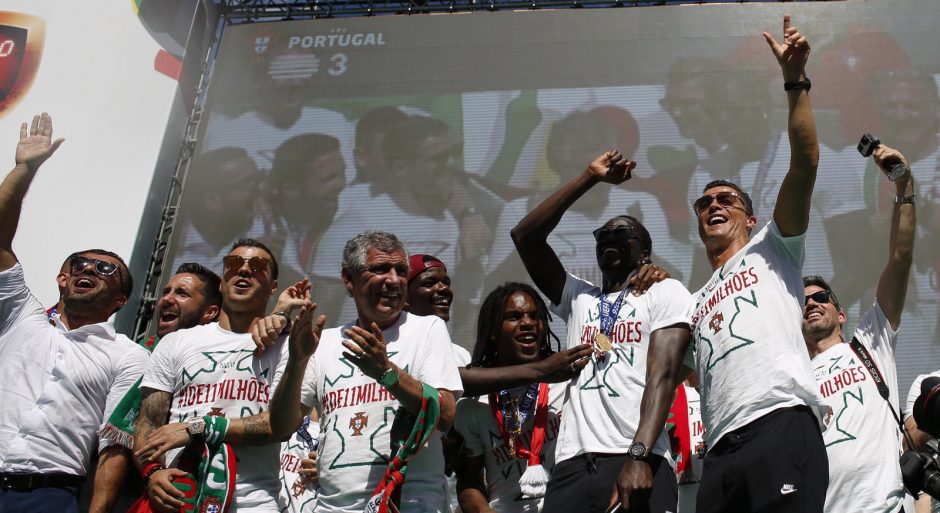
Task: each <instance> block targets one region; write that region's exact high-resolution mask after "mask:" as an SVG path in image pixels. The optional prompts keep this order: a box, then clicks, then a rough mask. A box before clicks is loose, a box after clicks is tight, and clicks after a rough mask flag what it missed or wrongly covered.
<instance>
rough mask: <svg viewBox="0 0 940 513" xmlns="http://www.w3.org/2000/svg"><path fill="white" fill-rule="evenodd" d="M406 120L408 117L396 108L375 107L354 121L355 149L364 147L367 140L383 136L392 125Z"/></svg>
mask: <svg viewBox="0 0 940 513" xmlns="http://www.w3.org/2000/svg"><path fill="white" fill-rule="evenodd" d="M406 119H408V115H407V114H405V113H404V112H402V111H401V110H400V109H399V108H398V107H391V106H384V107H376V108H374V109H372V110H370V111H369V112H366V113H365V114H363V115H362V116H360V117H359V120H358V121H356V135H355V144H356V147H357V148H361V147H363V146H365V145H366V144H367V142H368V140H369V139H371V138H373V137H377V136H380V135H381V136H384V135H385V134H386V132H388V131H389V129H391V128H392V127H393V126H394V125H396V124H398V123H400V122H402V121H404V120H406Z"/></svg>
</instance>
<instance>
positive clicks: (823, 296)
mask: <svg viewBox="0 0 940 513" xmlns="http://www.w3.org/2000/svg"><path fill="white" fill-rule="evenodd" d="M810 299H812V300H813V302H814V303H816V304H817V305H822V304H826V303H828V302H829V299H830V295H829V291H828V290H817V291H816V292H813V293H812V294H810V295H808V296H806V300H805V301H804V302H803V306H806V305H808V304H809V300H810Z"/></svg>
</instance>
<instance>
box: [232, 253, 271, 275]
mask: <svg viewBox="0 0 940 513" xmlns="http://www.w3.org/2000/svg"><path fill="white" fill-rule="evenodd" d="M245 262H248V268H249V269H251V272H253V273H260V272H264V271H267V270H268V264H270V263H271V260H270V259H268V258H266V257H263V256H253V257H243V256H241V255H226V256H225V257H223V258H222V266H223V267H224V268H225V271H226V272H229V271H237V270H239V269H241V268H242V266H243V265H245Z"/></svg>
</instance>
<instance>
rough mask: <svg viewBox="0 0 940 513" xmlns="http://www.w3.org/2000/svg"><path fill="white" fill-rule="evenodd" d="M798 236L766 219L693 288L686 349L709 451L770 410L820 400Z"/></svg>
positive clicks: (809, 404)
mask: <svg viewBox="0 0 940 513" xmlns="http://www.w3.org/2000/svg"><path fill="white" fill-rule="evenodd" d="M803 239H804V237H803V236H802V235H799V236H796V237H787V238H784V237H783V236H781V235H780V230H779V229H778V228H777V225H776V223H774V222H770V223H768V224H767V225H766V226H764V228H763V229H761V230H760V231H758V232H757V233H756V234H755V235H754V236H753V237H751V240H750V241H749V242H748V243H747V245H746V246H744V247H743V248H741V250H740V251H738V252H737V253H736V254H735V255H734V256H733V257H731V259H730V260H728V261H727V262H726V263H725V265H723V266H722V267H721V268H720V269H717V270H716V271H715V272H714V273H713V274H712V276H711V278H710V279H709V280H708V282H707V283H706V284H705V286H704V287H702V288H701V289H700V290H699V291H698V292H696V293H695V294H693V301H692V305H691V306H692V309H691V317H692V347H691V348H690V355H691V354H694V359H695V369H696V371H697V372H698V378H699V392H700V393H701V398H702V418H703V419H704V420H705V427H706V430H707V431H706V433H705V438H706V441H707V446H708V450H709V451H710V450H712V448H713V447H715V444H716V443H717V442H718V440H720V439H721V437H722V436H724V435H725V434H726V433H728V432H729V431H732V430H734V429H736V428H739V427H741V426H744V425H747V424H748V423H750V422H753V421H754V420H757V419H758V418H760V417H762V416H764V415H766V414H768V413H770V412H772V411H774V410H777V409H779V408H786V407H789V406H797V405H801V404H805V405H808V406H810V407H815V406H818V405H820V404H822V398H821V397H820V396H819V394H818V392H817V389H816V381H815V380H814V379H813V368H812V366H811V365H810V361H809V355H808V354H807V352H806V344H805V342H803V332H802V321H801V319H802V311H803V310H802V307H801V305H802V304H803V301H802V299H803V278H802V276H801V265H802V262H803Z"/></svg>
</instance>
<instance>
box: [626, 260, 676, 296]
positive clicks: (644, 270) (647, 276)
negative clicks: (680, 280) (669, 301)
mask: <svg viewBox="0 0 940 513" xmlns="http://www.w3.org/2000/svg"><path fill="white" fill-rule="evenodd" d="M670 277H671V276H669V272H668V271H666V270H665V269H663V268H662V267H660V266H658V265H656V264H652V263H648V262H647V263H644V264H643V265H641V266H640V268H639V269H637V272H636V273H635V274H633V276H630V285H632V286H633V290H632V291H631V292H632V294H633V295H634V296H640V295H642V294H643V293H644V292H646V290H647V289H649V288H650V287H652V286H653V284H654V283H659V282H661V281H663V280H665V279H666V278H670Z"/></svg>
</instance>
